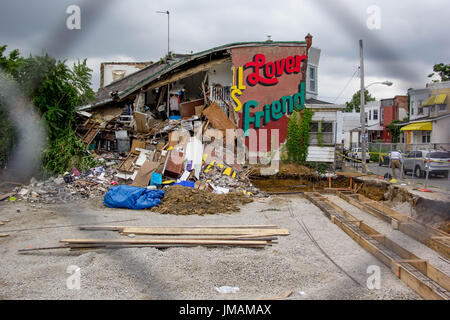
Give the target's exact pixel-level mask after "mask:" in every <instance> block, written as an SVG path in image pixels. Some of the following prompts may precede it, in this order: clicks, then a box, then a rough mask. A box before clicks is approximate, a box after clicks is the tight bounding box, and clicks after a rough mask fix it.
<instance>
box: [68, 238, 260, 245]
mask: <svg viewBox="0 0 450 320" xmlns="http://www.w3.org/2000/svg"><path fill="white" fill-rule="evenodd" d="M60 242H62V243H69V244H73V243H75V244H133V245H134V244H195V245H227V246H228V245H230V246H233V245H249V244H255V245H265V244H267V241H257V240H175V239H162V240H156V239H61V240H60Z"/></svg>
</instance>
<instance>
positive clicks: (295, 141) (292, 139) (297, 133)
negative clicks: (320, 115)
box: [286, 108, 314, 164]
mask: <svg viewBox="0 0 450 320" xmlns="http://www.w3.org/2000/svg"><path fill="white" fill-rule="evenodd" d="M300 115H301V117H300ZM313 115H314V111H312V110H309V109H307V108H305V109H303V111H302V112H299V111H296V110H295V111H294V112H293V113H292V115H291V117H290V118H289V122H288V128H287V140H286V149H287V155H288V160H290V161H292V162H295V163H299V164H305V163H306V158H307V157H308V147H309V131H310V125H311V119H312V116H313Z"/></svg>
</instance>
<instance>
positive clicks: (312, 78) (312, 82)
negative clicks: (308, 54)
mask: <svg viewBox="0 0 450 320" xmlns="http://www.w3.org/2000/svg"><path fill="white" fill-rule="evenodd" d="M309 90H311V91H317V90H316V68H314V67H309Z"/></svg>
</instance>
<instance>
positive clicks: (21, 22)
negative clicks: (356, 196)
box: [0, 0, 450, 101]
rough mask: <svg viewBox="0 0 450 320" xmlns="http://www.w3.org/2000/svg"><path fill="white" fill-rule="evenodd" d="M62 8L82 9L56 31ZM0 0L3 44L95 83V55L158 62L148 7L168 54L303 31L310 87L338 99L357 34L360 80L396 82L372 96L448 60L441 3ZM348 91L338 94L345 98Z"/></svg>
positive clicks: (160, 51)
mask: <svg viewBox="0 0 450 320" xmlns="http://www.w3.org/2000/svg"><path fill="white" fill-rule="evenodd" d="M70 4H78V5H79V6H80V7H81V11H82V12H81V14H82V26H81V30H79V31H75V30H74V31H71V30H67V29H66V27H65V20H66V18H67V17H68V15H67V14H66V8H67V6H68V5H70ZM369 5H377V6H379V7H380V9H381V29H380V30H373V31H372V30H369V29H368V28H367V27H366V20H367V18H368V14H367V13H366V9H367V7H368V6H369ZM0 6H1V11H0V39H2V40H1V42H2V43H6V44H8V45H10V49H13V48H16V47H17V48H19V49H20V50H21V51H22V52H23V53H25V54H28V53H41V52H42V50H45V51H48V52H50V53H51V54H54V55H56V56H57V57H58V58H67V59H69V60H76V59H77V58H88V61H89V59H90V60H92V61H93V63H94V64H93V67H94V68H95V69H94V73H95V74H94V80H95V82H94V87H95V88H97V87H98V73H99V67H100V66H99V62H100V61H108V60H116V59H123V58H124V57H128V58H130V59H135V60H158V59H159V58H160V57H161V56H163V55H165V54H166V51H167V16H166V15H162V14H157V13H156V11H157V10H162V11H165V10H169V11H170V13H171V14H170V19H171V21H170V29H171V34H170V38H171V41H170V42H171V44H170V45H171V51H174V52H179V53H187V52H190V51H191V50H192V51H194V52H195V51H200V50H205V49H208V48H211V47H214V46H218V45H222V44H226V43H230V42H237V41H254V40H265V39H266V35H267V34H271V35H272V38H273V39H274V40H303V39H304V36H305V35H306V34H307V33H308V32H310V33H311V34H313V36H314V39H313V45H314V46H316V47H319V48H321V49H322V56H321V66H320V69H319V77H320V79H323V80H325V79H327V81H326V82H325V81H324V82H321V80H319V93H320V95H321V96H324V97H325V96H327V97H333V96H337V95H338V94H339V92H340V91H341V90H342V88H343V87H344V85H345V84H346V83H347V81H348V79H349V76H350V75H351V74H352V73H353V70H354V68H355V66H357V65H359V50H358V40H359V39H364V47H365V48H364V50H365V70H366V76H367V77H368V79H379V80H384V79H390V80H394V79H395V80H397V82H396V83H395V87H393V88H379V89H378V88H377V89H376V91H379V92H380V94H381V95H382V94H383V92H384V93H385V94H392V92H393V90H394V89H395V90H396V91H395V92H397V94H405V92H406V89H407V88H409V87H419V86H423V85H424V84H425V82H426V81H427V77H426V76H427V74H428V73H430V72H431V69H432V66H433V64H435V63H438V62H447V63H448V62H449V57H450V43H448V41H445V39H446V38H447V35H446V30H448V29H449V27H450V21H449V19H448V17H447V15H446V13H445V10H440V9H439V8H442V9H443V8H445V7H446V2H445V0H430V1H427V2H424V1H418V0H411V1H408V2H407V3H405V2H401V1H388V0H372V1H369V0H360V1H356V0H353V1H350V0H346V1H344V0H339V1H336V0H333V1H325V0H316V1H313V0H297V1H296V0H291V1H289V0H279V1H271V0H261V1H238V0H230V1H226V2H217V1H195V0H192V1H182V0H169V1H151V2H150V1H138V0H130V1H113V0H101V1H98V0H96V1H81V0H78V1H74V0H58V1H56V0H55V1H50V0H39V1H23V0H22V1H20V0H19V1H18V0H15V1H11V0H3V1H2V4H1V5H0ZM436 9H438V10H436ZM331 81H332V82H331ZM352 89H353V86H349V89H348V90H346V91H349V92H344V93H343V96H344V97H345V96H351V95H352V93H353V92H352V91H350V90H352ZM327 100H331V101H332V100H333V99H327Z"/></svg>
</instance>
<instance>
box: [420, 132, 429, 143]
mask: <svg viewBox="0 0 450 320" xmlns="http://www.w3.org/2000/svg"><path fill="white" fill-rule="evenodd" d="M430 138H431V131H424V132H423V133H422V143H430Z"/></svg>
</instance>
